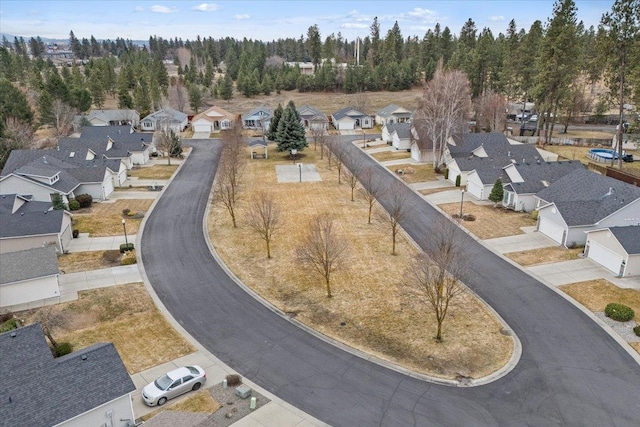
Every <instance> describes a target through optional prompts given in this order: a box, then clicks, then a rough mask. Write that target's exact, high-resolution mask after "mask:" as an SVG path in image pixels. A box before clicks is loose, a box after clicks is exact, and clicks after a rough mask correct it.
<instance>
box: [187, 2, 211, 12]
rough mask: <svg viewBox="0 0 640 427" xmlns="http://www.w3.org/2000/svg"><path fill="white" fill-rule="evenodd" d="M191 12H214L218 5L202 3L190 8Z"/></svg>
mask: <svg viewBox="0 0 640 427" xmlns="http://www.w3.org/2000/svg"><path fill="white" fill-rule="evenodd" d="M191 10H197V11H198V12H215V11H216V10H218V5H217V4H215V3H202V4H199V5H198V6H194V7H192V8H191Z"/></svg>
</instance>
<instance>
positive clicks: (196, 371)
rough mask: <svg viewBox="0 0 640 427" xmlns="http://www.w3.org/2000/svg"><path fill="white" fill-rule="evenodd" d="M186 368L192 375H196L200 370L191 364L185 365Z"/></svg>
mask: <svg viewBox="0 0 640 427" xmlns="http://www.w3.org/2000/svg"><path fill="white" fill-rule="evenodd" d="M187 369H189V372H191V373H192V374H193V375H198V374H199V373H200V371H198V370H197V369H196V368H194V367H193V366H187Z"/></svg>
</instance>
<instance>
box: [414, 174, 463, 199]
mask: <svg viewBox="0 0 640 427" xmlns="http://www.w3.org/2000/svg"><path fill="white" fill-rule="evenodd" d="M409 187H411V189H412V190H414V191H420V190H432V189H438V188H451V189H454V188H455V185H453V184H452V183H451V182H449V181H447V180H446V179H444V177H442V176H438V177H437V179H436V180H435V181H422V182H414V183H413V184H409ZM423 197H424V196H423Z"/></svg>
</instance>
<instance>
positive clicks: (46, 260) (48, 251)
mask: <svg viewBox="0 0 640 427" xmlns="http://www.w3.org/2000/svg"><path fill="white" fill-rule="evenodd" d="M58 273H59V269H58V256H57V254H56V247H55V246H45V247H43V248H33V249H27V250H24V251H17V252H7V253H4V254H1V253H0V285H6V284H8V283H14V282H20V281H23V280H29V279H37V278H38V277H46V276H53V275H55V274H58Z"/></svg>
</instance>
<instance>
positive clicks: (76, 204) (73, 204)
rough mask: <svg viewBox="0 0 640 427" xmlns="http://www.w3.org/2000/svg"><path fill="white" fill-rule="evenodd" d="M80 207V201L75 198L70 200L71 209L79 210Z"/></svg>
mask: <svg viewBox="0 0 640 427" xmlns="http://www.w3.org/2000/svg"><path fill="white" fill-rule="evenodd" d="M78 209H80V202H78V201H77V200H75V199H73V200H69V210H70V211H77V210H78Z"/></svg>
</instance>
